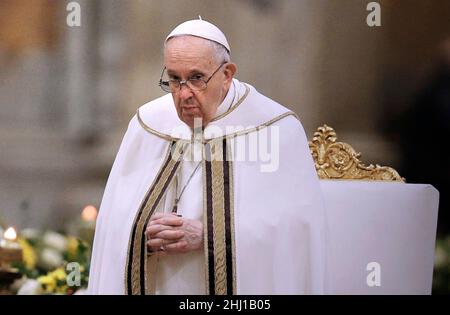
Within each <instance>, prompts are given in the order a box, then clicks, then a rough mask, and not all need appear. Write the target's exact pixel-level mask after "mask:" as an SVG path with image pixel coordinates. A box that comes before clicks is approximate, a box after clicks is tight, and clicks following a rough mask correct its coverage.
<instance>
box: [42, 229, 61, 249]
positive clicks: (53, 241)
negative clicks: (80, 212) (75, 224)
mask: <svg viewBox="0 0 450 315" xmlns="http://www.w3.org/2000/svg"><path fill="white" fill-rule="evenodd" d="M42 242H43V243H44V244H45V245H46V246H49V247H52V248H54V249H56V250H59V251H60V252H63V251H65V250H66V248H67V239H66V238H65V237H64V235H62V234H59V233H56V232H53V231H47V232H45V234H44V236H43V237H42Z"/></svg>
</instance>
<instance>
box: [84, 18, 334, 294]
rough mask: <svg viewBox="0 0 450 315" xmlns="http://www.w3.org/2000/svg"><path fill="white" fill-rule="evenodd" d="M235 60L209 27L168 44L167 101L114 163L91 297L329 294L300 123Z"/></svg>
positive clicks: (138, 122) (201, 25)
mask: <svg viewBox="0 0 450 315" xmlns="http://www.w3.org/2000/svg"><path fill="white" fill-rule="evenodd" d="M230 52H231V50H230V46H229V44H228V42H227V39H226V37H225V35H224V34H223V33H222V31H220V30H219V29H218V28H217V27H216V26H214V25H213V24H211V23H209V22H206V21H204V20H201V19H199V20H192V21H187V22H184V23H182V24H180V25H179V26H177V27H176V28H175V29H174V30H173V31H172V32H171V33H170V34H169V35H168V36H167V38H166V41H165V44H164V67H163V71H162V74H161V79H160V80H159V86H160V87H161V88H162V89H163V90H164V91H165V92H167V93H168V94H166V95H165V96H162V97H160V98H158V99H156V100H153V101H151V102H149V103H147V104H144V105H143V106H141V107H140V108H139V109H138V111H137V113H136V115H135V116H134V117H133V118H132V119H131V121H130V123H129V126H128V130H127V132H126V134H125V136H124V138H123V141H122V144H121V146H120V149H119V152H118V154H117V156H116V159H115V161H114V165H113V167H112V170H111V173H110V175H109V179H108V182H107V185H106V188H105V192H104V196H103V199H102V203H101V207H100V212H99V216H98V220H97V226H96V233H95V239H94V245H93V252H92V259H91V266H90V276H89V288H88V292H89V293H90V294H133V295H144V294H189V295H191V294H211V295H225V294H252V295H253V294H255V295H256V294H258V295H259V294H321V293H324V292H325V287H326V283H325V282H326V269H327V268H326V247H325V244H326V224H325V222H326V218H325V212H324V208H323V202H322V198H321V193H320V188H319V182H318V178H317V174H316V172H315V169H314V165H313V161H312V157H311V154H310V152H309V148H308V143H307V140H306V137H305V133H304V131H303V128H302V125H301V124H300V122H299V120H298V118H297V116H296V115H295V114H294V113H293V112H291V111H290V110H288V109H287V108H285V107H283V106H282V105H280V104H278V103H276V102H275V101H273V100H271V99H269V98H267V97H265V96H264V95H262V94H260V93H259V92H258V91H257V90H256V89H255V88H254V87H253V86H251V85H250V84H247V83H243V82H240V81H238V80H237V79H235V78H234V75H235V73H236V71H237V66H236V65H235V64H234V63H232V62H231V60H230ZM274 84H275V83H274Z"/></svg>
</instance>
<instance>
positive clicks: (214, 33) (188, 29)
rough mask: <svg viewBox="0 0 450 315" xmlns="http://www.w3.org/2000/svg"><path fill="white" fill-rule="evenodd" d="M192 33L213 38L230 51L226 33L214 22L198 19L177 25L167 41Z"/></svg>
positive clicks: (192, 34)
mask: <svg viewBox="0 0 450 315" xmlns="http://www.w3.org/2000/svg"><path fill="white" fill-rule="evenodd" d="M183 35H191V36H197V37H201V38H205V39H209V40H212V41H214V42H216V43H219V44H221V45H222V46H224V47H225V48H226V49H227V50H228V52H230V45H229V44H228V41H227V38H226V37H225V34H224V33H223V32H222V31H221V30H220V29H219V28H218V27H217V26H215V25H214V24H212V23H209V22H207V21H204V20H201V19H198V20H191V21H186V22H183V23H181V24H180V25H178V26H177V27H175V29H174V30H173V31H172V32H171V33H170V34H169V36H167V37H166V42H167V41H168V40H169V39H170V38H172V37H176V36H183Z"/></svg>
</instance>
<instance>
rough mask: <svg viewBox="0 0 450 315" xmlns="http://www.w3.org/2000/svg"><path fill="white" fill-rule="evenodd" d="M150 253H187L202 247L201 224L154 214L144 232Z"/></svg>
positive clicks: (175, 216)
mask: <svg viewBox="0 0 450 315" xmlns="http://www.w3.org/2000/svg"><path fill="white" fill-rule="evenodd" d="M145 234H146V236H147V246H148V249H149V250H150V251H152V252H157V251H164V252H167V253H187V252H190V251H195V250H199V249H200V248H202V246H203V224H202V222H200V221H199V220H193V219H187V218H182V217H178V216H177V215H175V214H169V213H156V214H154V215H153V216H152V217H151V218H150V221H149V222H148V224H147V229H146V231H145Z"/></svg>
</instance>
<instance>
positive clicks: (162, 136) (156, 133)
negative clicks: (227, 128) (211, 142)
mask: <svg viewBox="0 0 450 315" xmlns="http://www.w3.org/2000/svg"><path fill="white" fill-rule="evenodd" d="M249 93H250V88H249V87H248V86H247V85H245V94H244V95H243V96H242V97H241V98H240V99H239V100H238V101H237V103H236V104H235V105H234V106H233V107H231V108H230V109H228V110H227V111H226V112H225V113H223V114H221V115H219V116H217V117H216V118H214V119H213V120H211V121H217V120H219V119H222V118H223V117H225V116H227V115H228V114H230V113H231V112H232V111H234V110H235V109H236V108H237V107H238V106H239V105H241V104H242V102H243V101H244V100H245V99H246V98H247V96H248V94H249ZM136 117H137V119H138V122H139V124H140V125H141V127H142V128H143V129H144V130H145V131H147V132H149V133H151V134H153V135H155V136H157V137H160V138H162V139H164V140H168V141H187V140H182V139H181V138H175V137H172V136H169V135H167V134H164V133H162V132H159V131H156V130H155V129H153V128H151V127H150V126H148V125H147V124H146V123H145V122H144V121H143V120H142V118H141V114H140V112H139V108H138V109H137V111H136Z"/></svg>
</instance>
